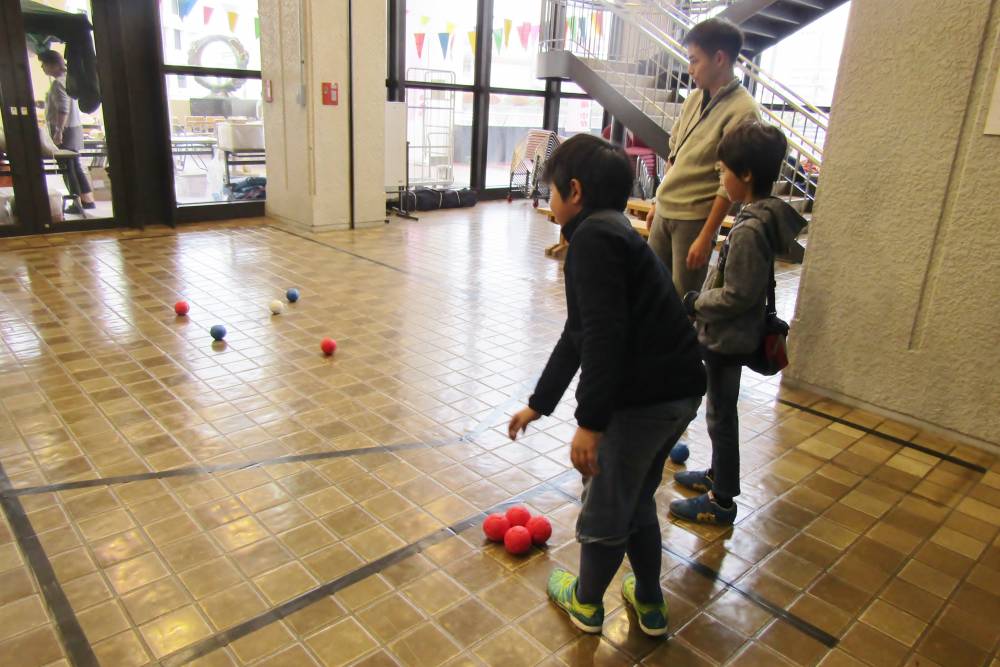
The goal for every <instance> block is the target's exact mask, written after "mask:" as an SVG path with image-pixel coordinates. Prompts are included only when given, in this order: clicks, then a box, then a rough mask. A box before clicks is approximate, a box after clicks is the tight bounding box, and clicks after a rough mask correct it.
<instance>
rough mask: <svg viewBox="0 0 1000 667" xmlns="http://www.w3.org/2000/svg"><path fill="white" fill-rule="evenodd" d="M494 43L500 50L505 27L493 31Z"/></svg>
mask: <svg viewBox="0 0 1000 667" xmlns="http://www.w3.org/2000/svg"><path fill="white" fill-rule="evenodd" d="M493 43H494V44H496V45H497V51H500V45H501V44H503V29H502V28H497V29H496V30H494V31H493Z"/></svg>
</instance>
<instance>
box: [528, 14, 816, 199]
mask: <svg viewBox="0 0 1000 667" xmlns="http://www.w3.org/2000/svg"><path fill="white" fill-rule="evenodd" d="M696 1H697V0H696ZM739 1H740V2H746V1H748V0H739ZM708 4H710V2H709V0H704V1H703V2H701V5H702V6H703V7H704V6H707V5H708ZM712 9H716V8H712ZM693 25H694V21H693V20H692V19H691V17H689V16H688V15H687V14H686V13H684V12H683V11H681V10H680V9H679V8H678V7H676V6H675V5H674V4H673V3H672V2H670V0H641V1H636V0H543V5H542V33H541V34H542V39H541V40H540V53H539V57H538V67H537V75H538V77H540V78H561V79H568V80H571V81H574V82H575V83H576V84H577V85H579V86H580V87H581V88H583V89H584V90H585V91H586V92H587V93H588V94H589V95H590V96H591V97H593V98H594V99H595V100H597V101H598V102H599V103H600V104H601V105H602V106H603V107H604V108H605V109H606V110H607V111H608V112H609V113H610V114H611V115H613V116H614V117H615V118H616V119H618V120H620V121H621V122H622V124H623V125H625V127H627V128H628V129H629V130H631V131H632V133H633V134H635V135H636V136H638V137H639V138H640V139H641V140H642V141H643V142H644V143H645V144H646V145H648V146H650V147H651V148H653V149H654V150H655V151H656V152H657V154H658V155H659V156H660V157H661V158H666V156H667V141H668V139H669V136H670V131H671V129H672V128H673V124H674V122H675V121H676V119H677V118H678V117H679V115H680V109H681V105H682V104H683V102H684V100H685V99H686V98H687V96H688V95H689V94H690V93H691V84H690V78H689V77H688V73H687V68H688V60H687V49H686V48H685V47H684V46H683V45H682V44H681V41H682V40H683V37H684V35H685V34H686V33H687V31H688V30H690V29H691V27H692V26H693ZM736 69H737V75H738V76H740V77H742V79H743V80H744V82H745V84H746V85H747V89H748V90H749V91H750V92H751V94H752V95H753V96H754V97H755V99H756V100H757V102H758V104H759V105H760V107H761V116H762V118H763V119H764V120H765V121H766V122H769V123H771V124H773V125H776V126H778V127H779V128H780V129H781V130H782V131H783V132H784V133H785V135H786V136H787V137H788V144H789V155H788V159H787V164H786V168H785V169H784V170H783V172H782V175H781V178H780V180H779V183H778V185H777V186H776V190H775V194H780V195H785V196H786V197H787V198H789V199H791V200H793V202H797V203H799V204H800V205H801V208H803V209H808V208H809V206H810V205H811V203H812V201H813V200H814V199H815V196H816V185H817V180H818V174H819V169H820V166H821V165H822V162H823V141H824V140H825V138H826V129H827V126H828V124H829V117H828V114H827V113H826V112H824V111H822V110H820V109H818V108H816V107H815V106H814V105H812V104H809V102H807V101H806V100H804V99H802V97H801V96H799V95H797V94H796V93H795V92H794V91H791V90H789V89H788V88H787V87H786V86H784V85H783V84H782V83H781V82H780V81H777V80H776V79H774V77H772V76H770V75H768V74H767V73H766V72H764V71H763V70H761V69H760V68H759V67H757V66H756V65H755V64H754V63H753V62H752V61H751V60H749V59H748V58H746V57H742V56H741V57H740V60H739V62H738V63H737V64H736Z"/></svg>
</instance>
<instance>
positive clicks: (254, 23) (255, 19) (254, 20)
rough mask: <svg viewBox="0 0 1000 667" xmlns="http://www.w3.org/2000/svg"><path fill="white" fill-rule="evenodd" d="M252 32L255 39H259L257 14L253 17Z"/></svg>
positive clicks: (258, 18)
mask: <svg viewBox="0 0 1000 667" xmlns="http://www.w3.org/2000/svg"><path fill="white" fill-rule="evenodd" d="M253 34H255V35H256V36H257V39H260V17H259V16H255V17H254V19H253Z"/></svg>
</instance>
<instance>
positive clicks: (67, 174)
mask: <svg viewBox="0 0 1000 667" xmlns="http://www.w3.org/2000/svg"><path fill="white" fill-rule="evenodd" d="M59 148H62V149H63V150H67V151H77V152H79V151H81V150H83V128H80V127H67V128H66V129H65V130H63V141H62V143H61V144H60V145H59ZM57 162H58V163H59V171H60V172H62V176H63V181H64V182H65V183H66V188H67V189H68V190H69V193H70V194H71V195H75V196H77V197H79V196H80V195H86V194H90V193H91V192H93V191H94V189H93V188H92V187H90V179H89V178H87V172H86V171H85V170H84V168H83V165H81V164H80V158H78V157H74V158H67V159H64V160H57Z"/></svg>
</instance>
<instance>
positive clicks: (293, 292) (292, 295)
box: [285, 287, 299, 303]
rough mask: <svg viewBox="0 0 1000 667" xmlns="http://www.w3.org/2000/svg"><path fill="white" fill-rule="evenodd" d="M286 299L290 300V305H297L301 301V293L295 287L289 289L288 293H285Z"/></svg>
mask: <svg viewBox="0 0 1000 667" xmlns="http://www.w3.org/2000/svg"><path fill="white" fill-rule="evenodd" d="M285 297H286V298H287V299H288V302H289V303H295V302H296V301H298V300H299V291H298V290H297V289H295V288H294V287H289V288H288V291H287V292H285Z"/></svg>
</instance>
